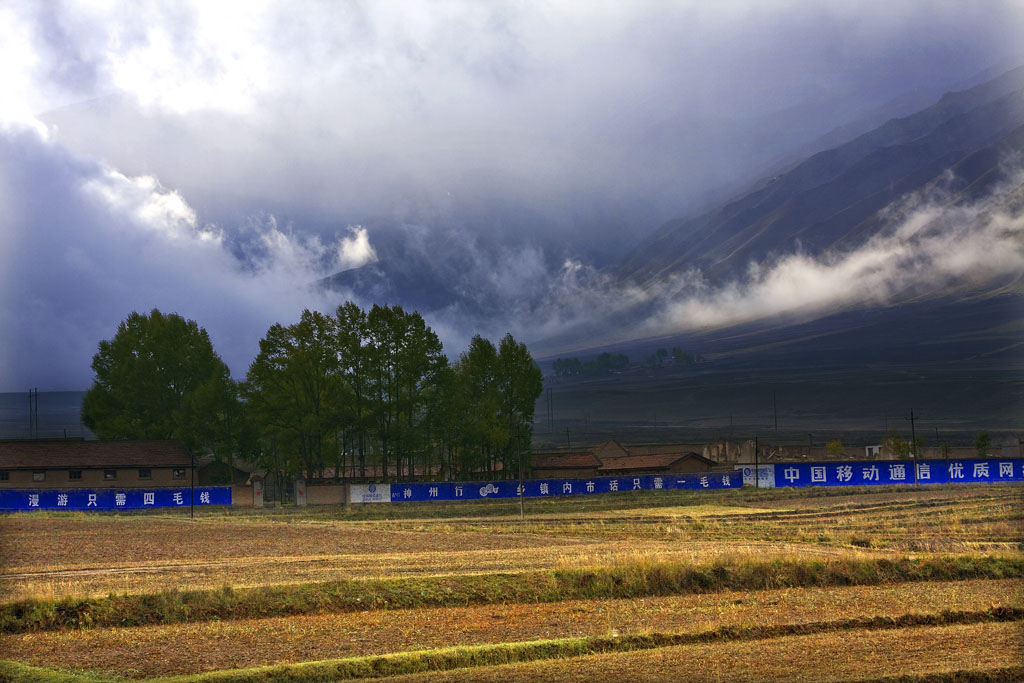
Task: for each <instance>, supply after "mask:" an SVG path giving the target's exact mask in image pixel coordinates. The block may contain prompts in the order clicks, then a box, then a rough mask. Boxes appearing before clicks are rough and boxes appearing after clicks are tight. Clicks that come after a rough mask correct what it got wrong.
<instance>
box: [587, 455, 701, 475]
mask: <svg viewBox="0 0 1024 683" xmlns="http://www.w3.org/2000/svg"><path fill="white" fill-rule="evenodd" d="M685 458H697V459H698V460H702V461H704V462H706V463H710V464H717V463H715V461H714V460H709V459H708V458H705V457H704V456H703V455H699V454H697V453H658V454H656V455H627V456H625V457H621V458H605V459H604V460H602V461H601V466H600V467H598V468H597V469H598V470H599V471H601V472H618V471H622V470H648V469H664V468H666V467H671V466H672V464H673V463H676V462H678V461H680V460H683V459H685Z"/></svg>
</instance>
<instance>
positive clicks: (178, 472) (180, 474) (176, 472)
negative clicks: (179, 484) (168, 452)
mask: <svg viewBox="0 0 1024 683" xmlns="http://www.w3.org/2000/svg"><path fill="white" fill-rule="evenodd" d="M171 477H172V478H174V479H184V478H185V468H184V467H175V468H174V469H173V470H172V471H171Z"/></svg>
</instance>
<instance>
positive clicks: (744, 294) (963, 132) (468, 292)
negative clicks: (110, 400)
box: [323, 67, 1024, 353]
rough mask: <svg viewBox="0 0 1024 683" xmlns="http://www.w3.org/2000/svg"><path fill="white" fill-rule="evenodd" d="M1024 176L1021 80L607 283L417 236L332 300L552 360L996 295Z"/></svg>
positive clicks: (931, 111)
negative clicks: (463, 328)
mask: <svg viewBox="0 0 1024 683" xmlns="http://www.w3.org/2000/svg"><path fill="white" fill-rule="evenodd" d="M1022 160H1024V67H1018V68H1016V69H1013V70H1011V71H1008V72H1006V73H1003V74H1000V75H999V76H997V77H996V78H994V79H992V80H989V81H986V82H984V83H981V84H978V85H976V86H974V87H971V88H968V89H966V90H963V91H958V92H950V93H947V94H945V95H943V96H942V97H940V98H938V100H937V101H936V102H934V103H933V104H931V105H930V106H927V107H925V108H923V109H921V110H920V111H917V112H914V113H912V114H910V115H908V116H905V117H901V118H893V119H890V120H888V121H886V122H885V123H883V124H882V125H880V126H879V127H877V128H875V129H873V130H870V131H867V132H865V133H863V134H861V135H859V136H857V137H855V138H854V139H852V140H850V141H848V142H845V143H843V144H841V145H839V146H837V147H834V148H831V149H827V150H822V151H820V152H817V153H815V154H813V155H811V156H809V157H807V158H806V159H803V160H801V161H799V162H797V163H793V164H790V165H789V166H788V167H785V168H782V169H780V170H778V171H777V172H775V173H773V174H772V175H771V176H770V177H768V178H765V179H762V180H760V181H757V182H755V183H752V184H751V186H750V187H749V189H747V190H745V191H743V192H740V193H739V194H737V195H735V196H734V197H732V198H731V199H728V200H726V201H723V202H721V203H720V204H719V205H718V206H717V207H715V208H714V209H712V210H710V211H707V212H705V213H702V214H699V215H697V216H694V217H691V218H684V219H679V220H674V221H670V222H668V223H666V224H665V225H663V226H662V227H661V228H659V229H658V230H657V231H655V232H654V233H653V234H652V235H651V236H650V237H648V238H646V239H643V240H642V241H641V242H640V243H639V244H638V245H637V246H635V247H634V248H633V249H632V250H630V251H628V252H627V253H626V254H625V256H624V257H623V258H622V259H621V260H620V261H619V262H618V263H615V264H612V265H610V266H609V267H607V268H605V269H597V268H594V267H593V266H588V265H586V264H584V263H583V262H581V261H577V260H575V259H573V258H572V257H568V256H567V257H565V258H564V259H563V260H562V261H561V263H559V262H558V261H557V260H556V259H552V258H551V255H550V253H546V252H544V251H542V250H540V249H531V248H530V247H529V246H526V245H522V244H520V245H518V246H517V245H511V244H505V245H500V246H498V247H496V246H495V245H487V246H482V245H480V244H478V243H476V242H475V241H474V239H473V237H472V234H466V233H463V234H461V235H460V233H459V232H458V231H456V230H452V231H451V232H449V233H448V234H447V235H446V238H445V239H443V240H440V241H436V242H434V241H432V242H427V241H425V240H424V236H425V235H427V234H432V235H433V236H434V237H436V236H437V231H434V232H432V233H431V232H429V231H427V230H425V229H424V230H419V231H417V230H416V229H414V228H411V227H408V226H407V227H406V228H404V232H403V233H401V234H399V235H397V236H396V237H397V238H396V239H393V240H392V241H390V242H389V241H383V242H381V244H383V245H385V246H383V247H382V249H381V250H380V252H379V254H378V256H379V258H378V259H377V260H375V261H374V262H372V263H368V264H366V265H364V266H362V267H360V268H356V269H351V270H348V271H344V272H340V273H337V274H335V275H333V276H331V277H330V278H327V279H326V280H324V281H323V285H324V286H325V287H326V288H327V289H328V290H332V289H334V290H341V291H343V292H355V293H356V294H357V296H366V297H368V298H371V299H374V300H384V301H388V302H392V303H401V304H404V305H408V306H411V307H415V308H418V309H419V310H421V311H426V312H427V314H428V315H429V316H431V318H432V319H434V320H439V321H452V324H455V323H454V321H455V320H457V319H461V320H463V321H465V320H473V321H476V323H477V325H478V326H479V327H480V328H481V329H483V330H489V326H491V325H493V321H494V320H495V318H496V319H497V321H498V324H499V325H500V324H507V325H509V326H510V327H514V328H518V329H526V330H528V331H529V333H530V339H531V342H533V343H534V345H535V347H536V348H538V349H541V350H542V352H546V353H555V352H559V351H569V350H581V349H586V348H593V347H596V346H599V345H601V344H607V343H615V342H623V341H626V340H629V339H633V340H639V339H643V338H646V337H656V336H663V335H670V334H674V333H680V332H685V331H687V330H691V331H692V330H700V329H704V328H707V327H709V326H710V327H721V326H728V325H734V324H743V323H747V322H750V321H753V320H757V319H761V318H773V317H779V316H783V317H785V316H791V317H795V318H796V319H799V320H807V319H813V318H815V317H824V316H828V315H831V314H833V313H835V312H836V311H842V310H849V309H856V308H871V307H874V306H891V305H893V304H898V303H900V302H908V301H915V300H921V299H922V298H942V297H954V296H956V295H958V294H962V293H966V292H978V291H989V290H992V291H994V290H998V289H1000V288H1002V287H1004V286H1006V284H1007V283H1008V282H1013V281H1015V280H1016V279H1018V278H1020V276H1021V275H1022V273H1024V250H1022V239H1024V223H1022V221H1024V218H1022V213H1021V204H1022V198H1021V195H1022V189H1021V188H1022V185H1021V180H1022V178H1024V175H1022V172H1024V164H1022ZM438 254H443V255H444V258H443V259H439V258H437V255H438ZM495 254H497V256H495ZM951 254H953V255H955V258H951V257H950V255H951ZM510 321H512V322H510Z"/></svg>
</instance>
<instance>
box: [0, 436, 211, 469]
mask: <svg viewBox="0 0 1024 683" xmlns="http://www.w3.org/2000/svg"><path fill="white" fill-rule="evenodd" d="M191 463H192V458H191V456H190V455H189V453H188V451H187V450H185V447H184V446H182V445H181V444H180V443H178V442H177V441H85V440H76V439H69V440H64V439H37V440H33V441H0V469H63V468H79V467H81V468H90V467H91V468H100V467H111V468H116V467H188V466H190V465H191Z"/></svg>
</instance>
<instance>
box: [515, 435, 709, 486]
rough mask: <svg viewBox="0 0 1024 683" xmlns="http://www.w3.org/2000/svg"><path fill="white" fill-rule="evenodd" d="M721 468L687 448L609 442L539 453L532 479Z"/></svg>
mask: <svg viewBox="0 0 1024 683" xmlns="http://www.w3.org/2000/svg"><path fill="white" fill-rule="evenodd" d="M716 467H719V468H720V467H721V464H720V463H718V462H716V461H715V460H712V459H711V458H706V457H704V456H703V455H701V454H700V453H697V452H696V450H695V448H694V447H693V446H689V445H679V444H677V445H672V444H665V445H658V446H651V445H642V446H629V447H626V446H623V445H622V444H620V443H619V442H618V441H608V442H605V443H603V444H601V445H599V446H595V447H594V448H587V449H576V450H572V451H559V450H556V451H538V452H536V453H534V455H533V459H532V468H531V469H532V474H533V478H534V479H545V478H549V477H554V478H558V477H602V476H615V475H625V474H656V473H662V472H664V473H679V472H708V471H711V470H713V469H715V468H716Z"/></svg>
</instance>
